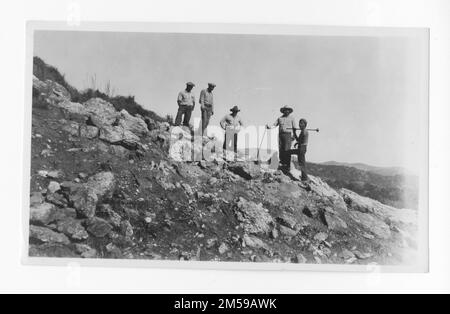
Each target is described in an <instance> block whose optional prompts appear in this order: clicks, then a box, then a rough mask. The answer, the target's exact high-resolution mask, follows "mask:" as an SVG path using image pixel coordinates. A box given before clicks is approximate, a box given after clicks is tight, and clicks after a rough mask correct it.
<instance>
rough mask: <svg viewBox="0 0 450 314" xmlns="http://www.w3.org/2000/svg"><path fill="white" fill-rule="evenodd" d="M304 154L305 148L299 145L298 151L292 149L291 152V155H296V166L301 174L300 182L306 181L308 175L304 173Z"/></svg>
mask: <svg viewBox="0 0 450 314" xmlns="http://www.w3.org/2000/svg"><path fill="white" fill-rule="evenodd" d="M306 152H307V146H305V145H300V146H299V148H298V149H294V150H292V151H291V154H295V155H297V159H298V166H299V167H300V170H301V172H302V181H307V180H308V173H307V171H306Z"/></svg>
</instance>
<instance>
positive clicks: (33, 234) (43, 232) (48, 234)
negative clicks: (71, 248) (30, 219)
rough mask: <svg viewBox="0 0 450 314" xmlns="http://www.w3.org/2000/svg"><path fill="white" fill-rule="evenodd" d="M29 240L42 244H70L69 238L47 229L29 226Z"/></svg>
mask: <svg viewBox="0 0 450 314" xmlns="http://www.w3.org/2000/svg"><path fill="white" fill-rule="evenodd" d="M30 239H33V240H37V241H39V242H42V243H61V244H70V241H69V238H67V237H66V236H65V235H64V234H61V233H57V232H54V231H52V230H50V229H48V228H44V227H38V226H33V225H31V226H30Z"/></svg>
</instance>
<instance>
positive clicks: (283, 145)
mask: <svg viewBox="0 0 450 314" xmlns="http://www.w3.org/2000/svg"><path fill="white" fill-rule="evenodd" d="M291 146H292V134H291V133H290V132H289V133H280V134H279V136H278V151H279V156H280V165H281V166H284V167H287V168H288V169H289V168H290V167H291V153H290V151H291Z"/></svg>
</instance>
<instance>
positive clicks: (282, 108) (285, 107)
mask: <svg viewBox="0 0 450 314" xmlns="http://www.w3.org/2000/svg"><path fill="white" fill-rule="evenodd" d="M286 111H289V113H292V112H294V109H292V108H291V107H289V106H284V107H281V109H280V112H281V113H285V112H286Z"/></svg>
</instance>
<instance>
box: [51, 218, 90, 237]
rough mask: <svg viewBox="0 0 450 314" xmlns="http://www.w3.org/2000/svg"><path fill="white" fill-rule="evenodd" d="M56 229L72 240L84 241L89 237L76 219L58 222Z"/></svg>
mask: <svg viewBox="0 0 450 314" xmlns="http://www.w3.org/2000/svg"><path fill="white" fill-rule="evenodd" d="M57 229H58V231H59V232H61V233H64V234H65V235H67V236H69V237H70V238H72V239H74V240H86V239H87V238H88V237H89V234H88V233H87V232H86V229H84V227H83V226H82V225H81V222H80V221H79V220H76V219H65V220H61V221H58V223H57Z"/></svg>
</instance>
